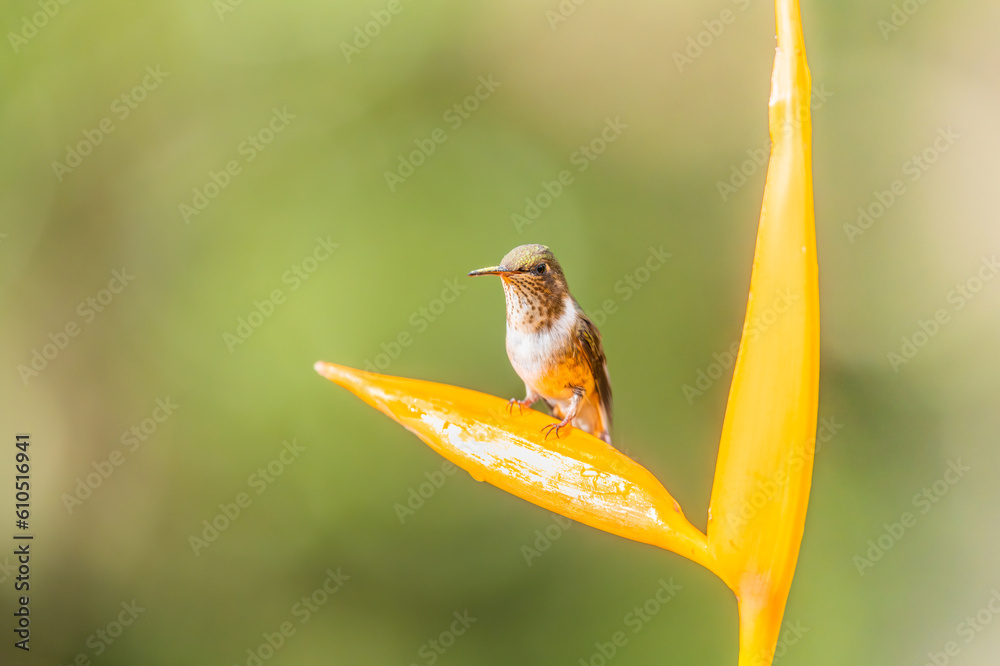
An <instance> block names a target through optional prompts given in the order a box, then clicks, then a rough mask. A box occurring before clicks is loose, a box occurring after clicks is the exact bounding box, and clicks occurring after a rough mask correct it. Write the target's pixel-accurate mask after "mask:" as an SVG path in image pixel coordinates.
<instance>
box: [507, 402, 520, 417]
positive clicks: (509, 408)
mask: <svg viewBox="0 0 1000 666" xmlns="http://www.w3.org/2000/svg"><path fill="white" fill-rule="evenodd" d="M514 405H517V414H518V416H520V415H522V414H524V401H523V400H518V399H517V398H511V399H510V400H508V401H507V413H508V414H511V415H513V414H514Z"/></svg>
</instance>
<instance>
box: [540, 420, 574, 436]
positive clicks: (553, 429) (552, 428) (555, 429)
mask: <svg viewBox="0 0 1000 666" xmlns="http://www.w3.org/2000/svg"><path fill="white" fill-rule="evenodd" d="M567 427H569V424H568V423H566V422H565V421H562V422H559V423H550V424H548V425H547V426H544V427H543V428H542V432H543V433H545V437H544V439H548V438H549V435H551V434H552V433H555V434H556V439H559V431H560V430H561V429H562V428H567Z"/></svg>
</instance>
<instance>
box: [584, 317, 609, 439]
mask: <svg viewBox="0 0 1000 666" xmlns="http://www.w3.org/2000/svg"><path fill="white" fill-rule="evenodd" d="M578 322H579V323H578V324H577V326H576V344H577V347H578V348H579V350H580V352H581V353H582V354H583V357H584V358H585V359H586V360H587V363H588V365H589V366H590V372H591V374H592V375H593V376H594V387H595V390H596V391H597V398H598V402H599V407H600V410H601V420H602V421H603V424H602V425H603V426H604V429H605V430H606V431H608V432H610V430H611V379H610V378H609V377H608V361H607V359H606V358H605V357H604V346H603V345H602V344H601V333H600V331H598V330H597V327H596V326H594V322H592V321H590V319H589V318H588V317H587V316H586V315H585V314H583V313H582V312H581V313H580V318H579V320H578Z"/></svg>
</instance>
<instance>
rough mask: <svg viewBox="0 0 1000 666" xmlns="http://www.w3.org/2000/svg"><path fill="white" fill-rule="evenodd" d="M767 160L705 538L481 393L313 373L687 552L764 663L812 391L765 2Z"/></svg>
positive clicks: (795, 85)
mask: <svg viewBox="0 0 1000 666" xmlns="http://www.w3.org/2000/svg"><path fill="white" fill-rule="evenodd" d="M775 10H776V16H777V29H778V30H777V34H778V48H777V51H776V54H775V59H774V71H773V74H772V77H771V98H770V102H769V125H770V133H771V159H770V163H769V165H768V173H767V183H766V185H765V188H764V202H763V206H762V209H761V216H760V224H759V228H758V233H757V247H756V251H755V254H754V262H753V273H752V276H751V280H750V295H749V297H748V302H747V313H746V320H745V322H744V325H743V337H742V340H741V342H740V351H739V356H738V358H737V360H736V367H735V370H734V376H733V383H732V387H731V389H730V392H729V402H728V405H727V407H726V416H725V420H724V422H723V427H722V440H721V443H720V445H719V458H718V464H717V466H716V471H715V481H714V484H713V486H712V499H711V504H710V506H709V519H708V534H707V535H705V534H703V533H702V532H701V531H699V530H698V529H697V528H695V527H694V526H693V525H691V523H689V522H688V520H687V519H686V518H685V517H684V514H683V513H682V512H681V509H680V506H678V504H677V502H676V501H675V500H674V499H673V497H671V496H670V493H668V492H667V490H666V489H665V488H664V487H663V486H662V485H661V484H660V482H659V481H657V480H656V478H655V477H654V476H653V475H652V474H651V473H650V472H649V471H648V470H646V469H645V468H644V467H642V466H641V465H639V464H638V463H636V462H635V461H633V460H632V459H630V458H628V457H627V456H625V455H624V454H622V453H620V452H619V451H618V450H617V449H615V448H613V447H611V446H608V445H607V444H605V443H604V442H602V441H601V440H599V439H597V438H595V437H592V436H591V435H588V434H586V433H584V432H582V431H580V430H579V429H573V430H571V431H569V432H568V433H564V434H563V435H562V436H560V437H559V438H555V439H554V438H550V439H548V440H546V439H545V438H544V436H543V435H542V433H541V428H542V426H544V425H546V424H548V423H552V422H553V419H552V418H550V417H548V416H546V415H544V414H542V413H540V412H536V411H533V410H528V411H525V412H524V414H523V415H521V414H519V415H517V416H510V415H508V414H507V411H506V410H507V401H506V400H502V399H500V398H497V397H495V396H491V395H486V394H483V393H479V392H476V391H470V390H468V389H463V388H459V387H456V386H449V385H446V384H435V383H431V382H426V381H421V380H415V379H404V378H401V377H390V376H386V375H378V374H374V373H369V372H364V371H362V370H354V369H351V368H346V367H343V366H339V365H334V364H332V363H323V362H319V363H317V364H316V371H317V372H319V373H320V374H321V375H323V376H324V377H326V378H327V379H330V380H332V381H334V382H336V383H338V384H340V385H341V386H343V387H345V388H347V389H349V390H350V391H352V392H354V393H355V394H357V395H358V396H359V397H360V398H361V399H362V400H364V401H365V402H367V403H368V404H370V405H372V406H373V407H375V408H376V409H378V410H380V411H382V412H383V413H385V414H386V415H387V416H389V417H391V418H393V419H395V420H396V421H398V422H399V423H400V424H402V425H403V426H404V427H405V428H407V429H408V430H410V431H411V432H413V433H414V434H415V435H417V436H418V437H419V438H420V439H422V440H423V441H424V442H426V443H427V444H428V445H429V446H430V447H431V448H432V449H434V450H435V451H437V452H438V453H440V454H441V455H442V456H444V457H445V458H447V459H448V460H450V461H451V462H453V463H455V464H456V465H458V466H460V467H462V468H464V469H465V470H467V471H468V472H469V473H470V474H471V475H472V476H473V478H475V479H477V480H480V481H487V482H489V483H491V484H493V485H495V486H497V487H499V488H502V489H504V490H506V491H508V492H510V493H513V494H514V495H517V496H519V497H522V498H524V499H526V500H528V501H529V502H532V503H534V504H537V505H539V506H541V507H544V508H546V509H549V510H550V511H554V512H557V513H560V514H562V515H564V516H567V517H569V518H572V519H573V520H577V521H579V522H581V523H585V524H587V525H590V526H592V527H596V528H598V529H601V530H605V531H607V532H611V533H612V534H617V535H619V536H623V537H625V538H628V539H633V540H635V541H640V542H643V543H648V544H653V545H656V546H660V547H661V548H665V549H667V550H671V551H673V552H676V553H678V554H680V555H683V556H685V557H687V558H690V559H691V560H693V561H695V562H698V563H699V564H701V565H703V566H705V567H707V568H708V569H710V570H711V571H713V572H715V573H716V574H717V575H718V576H719V577H720V578H721V579H722V580H723V581H724V582H725V583H726V585H728V586H729V588H730V589H732V590H733V592H734V593H735V594H736V598H737V600H738V602H739V617H740V660H739V663H740V665H741V666H751V665H752V666H763V665H766V664H770V663H771V660H772V658H773V655H774V649H775V646H776V644H777V640H778V631H779V629H780V627H781V619H782V615H783V613H784V608H785V601H786V599H787V597H788V591H789V589H790V587H791V583H792V576H793V574H794V572H795V563H796V560H797V559H798V551H799V543H800V541H801V539H802V530H803V526H804V523H805V516H806V507H807V504H808V500H809V486H810V481H811V477H812V463H813V450H814V444H815V436H814V435H815V431H816V405H817V389H818V384H819V296H818V289H817V270H816V239H815V222H814V216H813V197H812V166H811V162H812V148H811V135H812V127H811V120H810V115H809V92H810V79H809V70H808V67H807V65H806V58H805V47H804V44H803V39H802V28H801V22H800V18H799V3H798V2H797V1H796V0H775Z"/></svg>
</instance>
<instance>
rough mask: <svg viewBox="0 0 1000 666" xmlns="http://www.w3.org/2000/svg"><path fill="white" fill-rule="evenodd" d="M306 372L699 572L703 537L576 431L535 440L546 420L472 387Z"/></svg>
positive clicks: (635, 468) (473, 464) (514, 488)
mask: <svg viewBox="0 0 1000 666" xmlns="http://www.w3.org/2000/svg"><path fill="white" fill-rule="evenodd" d="M316 371H317V372H318V373H319V374H321V375H323V376H324V377H326V378H327V379H329V380H331V381H333V382H336V383H337V384H340V385H341V386H343V387H344V388H346V389H348V390H350V391H352V392H354V393H355V394H357V396H358V397H360V398H361V399H362V400H364V401H365V402H367V403H368V404H369V405H371V406H372V407H375V408H376V409H378V410H380V411H381V412H382V413H384V414H386V415H387V416H389V417H390V418H392V419H395V420H396V421H398V422H399V423H400V424H401V425H403V426H404V427H405V428H406V429H407V430H409V431H411V432H412V433H413V434H415V435H416V436H417V437H419V438H420V439H422V440H423V441H424V442H426V443H427V444H428V445H429V446H430V447H431V448H432V449H434V450H435V451H437V452H438V453H439V454H441V455H442V456H444V457H445V458H447V459H448V460H450V461H451V462H453V463H455V464H456V465H458V466H459V467H462V468H463V469H465V470H466V471H468V472H469V474H471V475H472V477H473V478H474V479H477V480H479V481H487V482H489V483H491V484H493V485H494V486H496V487H498V488H502V489H503V490H506V491H507V492H509V493H512V494H514V495H517V496H518V497H521V498H523V499H526V500H528V501H529V502H532V503H534V504H537V505H538V506H541V507H544V508H546V509H548V510H550V511H555V512H556V513H559V514H562V515H564V516H566V517H568V518H572V519H573V520H577V521H579V522H581V523H586V524H587V525H590V526H592V527H596V528H597V529H600V530H604V531H606V532H611V533H612V534H617V535H619V536H623V537H625V538H627V539H633V540H635V541H641V542H643V543H649V544H654V545H657V546H660V547H662V548H666V549H668V550H672V551H674V552H676V553H679V554H681V555H684V556H685V557H688V558H690V559H692V560H694V561H695V562H699V563H701V564H703V565H705V566H709V565H710V564H711V562H710V557H709V553H708V543H707V540H706V538H705V535H704V534H702V533H701V532H700V531H698V529H697V528H695V527H694V526H693V525H691V524H690V523H689V522H688V521H687V519H686V518H685V517H684V514H683V513H681V510H680V507H679V506H678V505H677V502H675V501H674V498H673V497H671V496H670V494H669V493H668V492H667V491H666V490H665V489H664V488H663V486H662V485H660V482H659V481H657V480H656V478H655V477H654V476H653V475H652V474H650V473H649V471H648V470H646V469H645V468H644V467H642V466H641V465H639V464H638V463H636V462H635V461H634V460H632V459H631V458H629V457H628V456H625V455H624V454H622V453H621V452H619V451H618V450H617V449H615V448H614V447H612V446H608V445H607V444H605V443H604V442H602V441H601V440H599V439H597V438H596V437H593V436H591V435H588V434H587V433H585V432H582V431H581V430H578V429H572V430H569V431H568V432H567V431H565V430H564V431H563V432H562V433H560V435H559V437H558V438H556V437H549V438H548V439H545V437H544V436H543V434H542V427H543V426H545V425H548V424H550V423H555V421H554V420H553V419H552V418H551V417H549V416H546V415H545V414H542V413H541V412H536V411H534V410H531V409H526V410H524V411H523V413H521V414H519V413H518V411H517V409H515V410H514V413H513V414H508V412H507V401H506V400H501V399H500V398H497V397H495V396H491V395H486V394H484V393H479V392H477V391H470V390H469V389H463V388H459V387H457V386H449V385H447V384H435V383H433V382H426V381H421V380H417V379H404V378H402V377H390V376H388V375H378V374H375V373H370V372H365V371H363V370H355V369H352V368H347V367H344V366H340V365H334V364H333V363H323V362H319V363H317V364H316Z"/></svg>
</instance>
